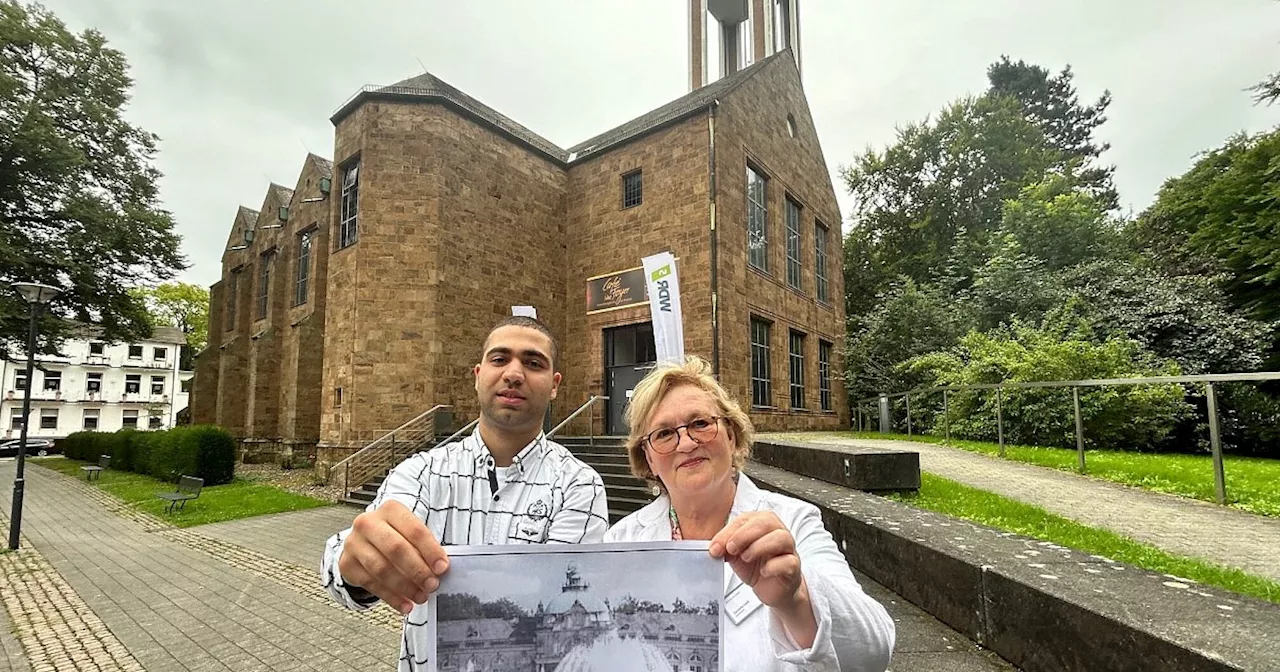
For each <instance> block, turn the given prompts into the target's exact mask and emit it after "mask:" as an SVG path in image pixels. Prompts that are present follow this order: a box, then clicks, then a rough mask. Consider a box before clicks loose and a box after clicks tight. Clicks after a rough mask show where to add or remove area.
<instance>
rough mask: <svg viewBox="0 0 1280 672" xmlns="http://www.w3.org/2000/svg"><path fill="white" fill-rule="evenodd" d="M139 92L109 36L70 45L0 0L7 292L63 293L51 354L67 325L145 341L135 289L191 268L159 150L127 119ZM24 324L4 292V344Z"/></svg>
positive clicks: (0, 232)
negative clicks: (163, 197)
mask: <svg viewBox="0 0 1280 672" xmlns="http://www.w3.org/2000/svg"><path fill="white" fill-rule="evenodd" d="M131 86H132V81H131V80H130V79H129V76H128V66H127V63H126V61H125V58H124V56H123V55H122V54H121V53H120V52H119V51H116V50H114V49H111V48H110V47H108V46H107V43H106V40H105V38H103V36H102V34H101V33H98V32H97V31H94V30H88V31H85V32H84V33H81V34H78V35H77V34H72V33H71V32H70V31H68V30H67V27H66V26H65V25H64V24H63V23H62V22H61V21H60V20H58V18H57V17H56V16H54V15H53V14H52V13H50V12H49V11H47V10H45V9H44V8H43V7H41V6H39V5H34V4H33V5H23V4H20V3H18V2H16V1H15V0H0V284H4V285H8V284H9V283H11V282H16V281H37V282H43V283H46V284H52V285H57V286H60V287H61V288H62V289H63V290H64V291H63V293H62V295H60V296H59V297H58V298H57V299H56V300H55V302H54V303H53V304H52V305H51V306H50V313H49V315H50V317H49V319H48V320H47V321H46V323H45V324H44V325H43V329H42V332H43V333H44V334H46V335H47V336H48V340H47V343H48V344H50V345H48V346H46V347H48V348H50V349H51V348H52V344H55V343H56V342H58V341H59V340H60V339H61V338H63V337H65V336H66V335H67V334H68V333H69V329H70V328H71V325H70V323H69V320H76V321H79V322H82V323H91V324H94V325H98V326H100V327H101V328H102V330H103V332H102V333H103V336H104V338H107V339H108V340H133V339H136V338H138V337H141V336H145V335H147V333H148V330H149V327H148V321H147V316H146V310H145V308H144V306H143V304H142V302H141V301H140V300H139V299H138V298H137V297H135V296H133V295H131V294H130V293H129V292H128V291H127V290H128V289H129V288H130V287H137V286H141V285H145V284H148V283H153V282H155V281H158V280H164V279H167V278H169V277H172V276H173V274H174V273H175V272H176V271H177V270H179V269H181V268H183V266H184V260H183V258H182V256H181V255H180V254H179V251H178V243H179V239H178V236H177V234H175V233H174V231H173V220H172V218H171V216H170V215H169V213H168V212H165V211H164V210H162V209H161V208H160V207H159V204H158V198H157V188H156V181H157V179H158V177H159V172H158V171H157V170H156V169H155V168H154V167H153V166H152V159H153V157H154V155H155V148H156V141H157V139H156V137H155V136H154V135H152V134H150V133H147V132H146V131H143V130H142V129H140V128H138V127H136V126H133V125H131V124H129V123H128V122H126V121H125V120H124V117H123V115H122V112H123V109H124V106H125V104H126V103H127V101H128V98H129V88H130V87H131ZM25 315H26V309H25V307H24V306H22V305H20V303H19V300H18V299H17V297H16V296H13V295H12V294H11V293H9V292H3V293H0V345H5V346H7V345H9V344H11V343H14V342H18V343H21V342H23V341H24V336H25Z"/></svg>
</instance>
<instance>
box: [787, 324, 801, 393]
mask: <svg viewBox="0 0 1280 672" xmlns="http://www.w3.org/2000/svg"><path fill="white" fill-rule="evenodd" d="M790 336H791V338H790V339H789V340H790V343H791V347H790V349H789V350H790V357H788V359H789V360H790V367H789V368H790V369H791V408H804V334H802V333H800V332H798V331H792V332H791V334H790Z"/></svg>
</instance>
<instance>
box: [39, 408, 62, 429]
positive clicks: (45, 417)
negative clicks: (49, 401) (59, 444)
mask: <svg viewBox="0 0 1280 672" xmlns="http://www.w3.org/2000/svg"><path fill="white" fill-rule="evenodd" d="M57 428H58V409H56V408H42V409H40V429H57Z"/></svg>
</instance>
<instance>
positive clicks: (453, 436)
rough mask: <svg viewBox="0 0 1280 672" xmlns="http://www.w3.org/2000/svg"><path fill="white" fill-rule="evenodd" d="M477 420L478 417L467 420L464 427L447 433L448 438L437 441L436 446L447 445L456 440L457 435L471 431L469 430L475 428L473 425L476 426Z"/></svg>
mask: <svg viewBox="0 0 1280 672" xmlns="http://www.w3.org/2000/svg"><path fill="white" fill-rule="evenodd" d="M479 422H480V418H476V419H475V420H472V421H471V422H468V423H467V426H466V427H463V428H462V429H459V430H458V431H456V432H454V433H452V434H450V435H449V437H448V438H446V439H445V440H443V441H437V442H436V445H437V446H447V445H449V444H450V443H453V442H454V441H456V440H457V438H458V437H459V436H462V435H463V434H467V433H469V432H471V430H472V429H475V426H476V425H477V424H478V423H479Z"/></svg>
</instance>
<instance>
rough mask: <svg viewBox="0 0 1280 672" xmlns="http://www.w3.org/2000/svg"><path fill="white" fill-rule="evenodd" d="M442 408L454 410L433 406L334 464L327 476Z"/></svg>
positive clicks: (445, 405)
mask: <svg viewBox="0 0 1280 672" xmlns="http://www.w3.org/2000/svg"><path fill="white" fill-rule="evenodd" d="M442 408H452V407H451V406H449V405H448V404H436V405H435V406H432V407H431V408H430V409H428V410H427V411H426V412H425V413H423V414H422V415H419V416H418V417H416V418H414V419H412V420H410V421H408V422H406V423H404V424H402V425H400V426H399V427H396V428H395V429H393V430H391V431H389V432H387V433H386V434H383V435H382V436H380V437H378V438H376V439H374V440H373V441H371V442H369V445H367V446H365V447H364V448H361V449H360V450H357V451H356V452H354V453H351V454H350V455H348V456H346V457H345V458H343V459H342V460H340V461H338V462H337V463H335V464H333V465H332V466H330V467H329V472H328V474H326V476H328V475H329V474H332V473H333V471H334V470H335V469H337V468H338V467H344V466H346V464H347V463H348V462H350V461H352V460H354V459H355V458H356V457H357V456H359V455H361V454H362V453H364V452H365V451H367V450H369V449H370V448H373V447H374V446H376V445H377V444H378V442H380V441H382V440H383V439H385V438H387V437H388V436H390V435H392V434H395V433H396V432H398V431H400V430H402V429H404V428H405V427H408V426H409V425H412V424H414V423H415V422H418V421H419V420H422V419H423V418H426V417H427V416H429V415H435V412H436V411H438V410H440V409H442Z"/></svg>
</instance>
